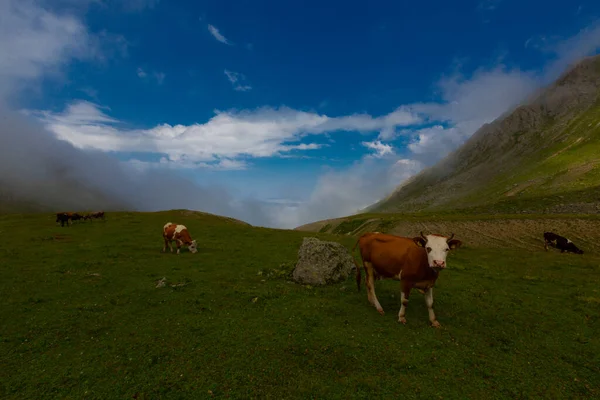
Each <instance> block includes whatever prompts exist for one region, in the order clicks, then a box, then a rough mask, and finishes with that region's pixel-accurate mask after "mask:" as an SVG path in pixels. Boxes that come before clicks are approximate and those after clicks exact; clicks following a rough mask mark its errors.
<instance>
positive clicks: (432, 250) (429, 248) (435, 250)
mask: <svg viewBox="0 0 600 400" xmlns="http://www.w3.org/2000/svg"><path fill="white" fill-rule="evenodd" d="M453 237H454V233H453V234H452V236H450V237H449V238H447V237H445V236H440V235H427V236H425V235H423V232H421V236H417V237H415V238H413V240H414V242H415V243H416V244H417V246H420V247H424V248H425V251H426V252H427V261H429V266H430V267H431V268H440V269H443V268H446V256H447V255H448V252H449V251H450V250H453V249H456V248H457V247H460V246H461V245H462V242H461V241H460V240H458V239H452V238H453Z"/></svg>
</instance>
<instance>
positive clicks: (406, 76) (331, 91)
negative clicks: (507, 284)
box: [0, 0, 600, 227]
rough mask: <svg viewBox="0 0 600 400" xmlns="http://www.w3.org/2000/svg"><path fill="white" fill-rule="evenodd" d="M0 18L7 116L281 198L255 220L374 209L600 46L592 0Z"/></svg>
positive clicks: (38, 4)
mask: <svg viewBox="0 0 600 400" xmlns="http://www.w3.org/2000/svg"><path fill="white" fill-rule="evenodd" d="M0 11H2V15H3V16H0V25H2V27H1V28H0V35H1V36H0V48H3V49H4V50H0V53H1V52H6V53H5V54H4V55H3V54H0V56H2V57H3V59H6V57H8V55H7V54H9V55H10V56H11V59H10V60H11V61H8V62H4V65H1V64H0V95H2V96H3V99H4V101H6V102H7V103H8V104H9V105H10V107H11V108H12V109H14V110H20V111H22V112H24V113H26V115H28V117H29V118H32V119H35V120H37V121H40V122H42V123H43V124H44V125H45V126H46V128H47V130H48V131H49V134H51V135H54V136H55V137H56V138H58V139H59V140H63V141H67V142H69V143H71V144H73V145H74V146H75V147H77V148H79V149H81V150H82V151H96V152H98V151H100V152H105V153H107V154H110V155H111V156H112V157H113V158H114V159H116V160H119V162H120V163H121V164H122V166H123V168H133V169H136V170H139V171H144V172H145V173H151V171H156V170H161V171H165V170H167V171H169V173H171V174H175V175H178V176H183V177H186V178H189V179H191V180H193V181H194V182H196V183H197V184H198V185H200V186H202V185H218V186H219V187H222V188H223V189H224V190H226V191H227V192H228V193H230V201H231V202H233V203H236V202H237V201H239V200H240V199H243V200H244V201H245V200H248V199H250V200H252V201H255V202H258V203H260V204H264V205H265V207H280V208H279V209H274V208H269V209H268V210H269V211H268V212H267V213H268V214H270V215H272V216H273V218H272V219H270V220H269V221H262V222H261V223H262V224H264V225H268V226H283V227H293V226H296V225H298V224H300V223H306V222H310V221H312V220H316V219H321V218H329V217H336V216H342V215H347V214H349V213H352V212H355V211H356V210H358V209H359V208H361V207H364V206H367V205H369V204H371V203H373V202H374V201H377V200H378V199H379V198H381V197H382V196H384V195H385V194H387V193H389V192H390V191H391V190H392V189H393V188H394V187H395V186H397V185H398V184H400V183H401V182H402V181H403V180H405V179H407V178H408V177H410V176H412V175H414V174H415V173H417V172H418V171H420V170H421V169H422V168H424V167H427V166H429V165H432V164H434V163H436V162H437V161H439V160H440V159H441V158H443V157H444V156H445V155H446V154H448V152H450V151H452V150H453V149H455V148H457V147H458V146H460V145H461V144H462V143H463V142H464V141H465V140H466V139H468V137H469V136H470V135H471V134H472V133H473V132H474V131H475V130H476V129H477V128H478V127H479V126H481V124H483V123H486V122H490V121H492V120H493V119H494V118H496V117H498V116H499V115H500V114H501V113H502V112H504V111H505V110H507V109H508V108H510V107H511V106H514V105H515V104H517V103H518V102H519V101H521V100H522V99H523V98H524V97H525V96H526V95H527V94H529V93H530V92H531V91H532V90H533V89H535V88H537V87H539V86H540V85H544V84H547V83H548V82H550V81H552V80H553V79H555V78H556V77H557V75H558V74H559V73H560V72H562V71H563V70H564V68H565V67H566V66H567V65H568V64H569V63H570V62H572V61H574V60H576V59H578V58H579V57H582V56H586V55H591V54H595V53H596V52H597V50H598V48H599V47H600V25H598V19H597V18H598V17H599V16H600V3H598V2H593V1H579V2H548V1H544V2H542V1H527V2H517V1H509V0H484V1H462V2H446V1H432V2H421V3H419V2H398V1H391V0H390V1H378V2H358V1H327V0H320V1H303V2H280V1H255V0H253V1H250V0H247V1H246V0H238V1H226V0H221V1H191V0H190V1H184V0H180V1H166V0H130V1H124V0H123V1H119V0H77V1H76V0H56V1H52V0H40V1H33V0H23V1H17V0H0ZM2 45H3V46H2ZM274 199H277V202H276V203H274V202H273V200H274ZM281 204H285V207H283V206H281ZM281 207H283V208H281ZM207 211H211V210H207ZM248 212H250V211H248ZM241 216H242V217H246V219H247V220H248V219H252V216H251V215H245V214H244V213H242V215H241Z"/></svg>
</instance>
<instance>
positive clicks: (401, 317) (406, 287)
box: [398, 281, 412, 324]
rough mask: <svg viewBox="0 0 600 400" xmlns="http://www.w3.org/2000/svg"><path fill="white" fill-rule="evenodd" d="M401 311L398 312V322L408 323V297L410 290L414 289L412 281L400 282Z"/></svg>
mask: <svg viewBox="0 0 600 400" xmlns="http://www.w3.org/2000/svg"><path fill="white" fill-rule="evenodd" d="M400 287H401V292H400V311H399V312H398V322H402V323H403V324H406V318H405V315H406V306H407V305H408V298H409V297H410V290H411V289H412V283H410V282H406V281H402V282H400Z"/></svg>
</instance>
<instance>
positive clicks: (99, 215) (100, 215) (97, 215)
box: [89, 211, 104, 220]
mask: <svg viewBox="0 0 600 400" xmlns="http://www.w3.org/2000/svg"><path fill="white" fill-rule="evenodd" d="M89 215H90V219H91V218H100V219H102V220H104V211H96V212H93V213H91V214H89Z"/></svg>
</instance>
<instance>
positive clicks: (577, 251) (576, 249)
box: [567, 242, 583, 254]
mask: <svg viewBox="0 0 600 400" xmlns="http://www.w3.org/2000/svg"><path fill="white" fill-rule="evenodd" d="M567 247H568V248H569V250H570V251H571V252H573V253H575V254H583V250H581V249H580V248H579V247H577V246H575V243H573V242H571V243H569V244H568V245H567Z"/></svg>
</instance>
